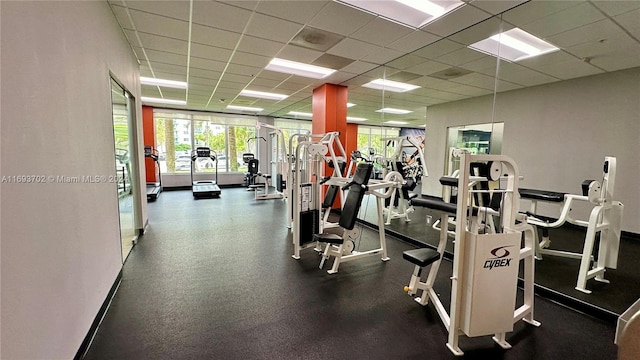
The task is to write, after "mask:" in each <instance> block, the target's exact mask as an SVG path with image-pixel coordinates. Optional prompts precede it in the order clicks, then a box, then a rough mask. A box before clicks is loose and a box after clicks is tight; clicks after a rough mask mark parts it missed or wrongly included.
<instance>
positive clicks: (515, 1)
mask: <svg viewBox="0 0 640 360" xmlns="http://www.w3.org/2000/svg"><path fill="white" fill-rule="evenodd" d="M527 1H529V0H499V1H496V0H473V1H472V2H471V5H472V6H474V7H477V8H479V9H481V10H484V11H486V12H488V13H491V14H493V15H497V14H500V13H502V12H504V11H507V10H509V9H511V8H514V7H516V6H518V5H520V4H522V3H525V2H527Z"/></svg>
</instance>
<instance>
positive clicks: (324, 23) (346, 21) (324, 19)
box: [309, 2, 376, 36]
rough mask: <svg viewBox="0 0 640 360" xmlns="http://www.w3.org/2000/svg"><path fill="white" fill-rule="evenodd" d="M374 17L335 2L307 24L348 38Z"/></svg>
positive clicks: (330, 3) (329, 4)
mask: <svg viewBox="0 0 640 360" xmlns="http://www.w3.org/2000/svg"><path fill="white" fill-rule="evenodd" d="M375 18H376V16H375V15H372V14H369V13H365V12H363V11H360V10H357V9H354V8H352V7H350V6H346V5H344V4H340V3H337V2H329V3H328V4H327V5H326V6H325V7H324V8H322V10H320V11H319V12H318V14H317V15H316V17H315V18H313V20H311V22H309V25H310V26H313V27H315V28H318V29H322V30H326V31H331V32H334V33H338V34H341V35H345V36H350V35H351V34H353V33H354V32H356V31H358V30H359V29H360V28H362V27H363V26H365V25H366V24H368V23H369V22H371V21H373V20H374V19H375Z"/></svg>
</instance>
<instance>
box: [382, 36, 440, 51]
mask: <svg viewBox="0 0 640 360" xmlns="http://www.w3.org/2000/svg"><path fill="white" fill-rule="evenodd" d="M440 39H442V37H440V36H438V35H434V34H430V33H428V32H426V31H423V30H415V31H413V32H411V33H409V34H407V35H405V36H403V37H401V38H400V39H398V40H396V41H394V42H392V43H390V44H388V45H387V47H388V48H390V49H394V50H398V51H402V52H404V53H410V52H412V51H415V50H417V49H420V48H423V47H425V46H427V45H429V44H433V43H434V42H436V41H438V40H440Z"/></svg>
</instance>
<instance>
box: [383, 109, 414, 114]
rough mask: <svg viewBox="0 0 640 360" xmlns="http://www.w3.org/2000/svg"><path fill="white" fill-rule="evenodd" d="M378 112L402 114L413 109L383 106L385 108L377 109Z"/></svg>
mask: <svg viewBox="0 0 640 360" xmlns="http://www.w3.org/2000/svg"><path fill="white" fill-rule="evenodd" d="M376 112H379V113H385V114H396V115H402V114H409V113H412V112H413V111H410V110H403V109H394V108H383V109H380V110H376Z"/></svg>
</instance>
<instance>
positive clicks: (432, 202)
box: [411, 198, 457, 214]
mask: <svg viewBox="0 0 640 360" xmlns="http://www.w3.org/2000/svg"><path fill="white" fill-rule="evenodd" d="M411 205H413V206H419V207H426V208H429V209H434V210H440V211H444V212H448V213H451V214H455V213H456V209H457V205H456V204H452V203H448V202H446V201H443V200H441V199H433V198H415V199H411Z"/></svg>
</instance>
